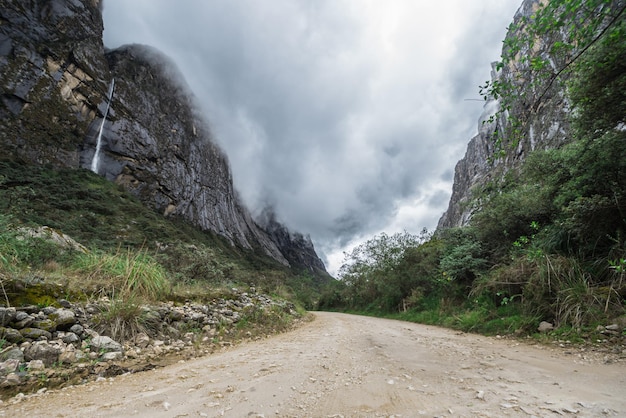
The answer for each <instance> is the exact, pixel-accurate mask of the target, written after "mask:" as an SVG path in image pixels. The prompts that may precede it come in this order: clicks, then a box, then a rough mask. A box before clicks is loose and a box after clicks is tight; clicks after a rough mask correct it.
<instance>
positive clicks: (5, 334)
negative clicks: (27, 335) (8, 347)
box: [0, 327, 24, 344]
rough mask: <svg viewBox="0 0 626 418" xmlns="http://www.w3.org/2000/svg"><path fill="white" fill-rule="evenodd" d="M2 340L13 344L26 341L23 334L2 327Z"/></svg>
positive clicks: (0, 332) (0, 336)
mask: <svg viewBox="0 0 626 418" xmlns="http://www.w3.org/2000/svg"><path fill="white" fill-rule="evenodd" d="M0 338H2V339H3V340H5V341H7V342H9V343H11V344H19V343H21V342H22V341H24V337H23V336H22V334H20V332H19V331H18V330H16V329H13V328H4V327H0Z"/></svg>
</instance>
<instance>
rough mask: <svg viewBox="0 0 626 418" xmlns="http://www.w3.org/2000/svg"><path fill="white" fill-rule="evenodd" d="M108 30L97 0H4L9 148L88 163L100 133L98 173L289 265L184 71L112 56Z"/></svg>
mask: <svg viewBox="0 0 626 418" xmlns="http://www.w3.org/2000/svg"><path fill="white" fill-rule="evenodd" d="M102 31H103V23H102V15H101V11H100V1H99V0H49V1H45V2H42V1H36V0H32V1H24V0H2V3H1V5H0V84H1V86H2V95H1V98H2V101H1V103H0V118H2V124H1V125H0V144H1V145H2V147H3V149H4V151H3V153H4V154H5V155H6V156H9V157H10V158H16V159H20V160H23V161H25V162H28V163H37V164H50V165H53V166H57V167H72V168H80V167H82V168H87V169H90V168H91V167H92V163H93V161H94V157H95V150H96V145H97V139H98V136H99V133H100V131H102V133H101V138H100V143H101V149H100V150H101V152H100V153H98V157H97V159H98V168H97V172H98V173H99V174H101V175H103V176H105V177H106V178H108V179H109V180H111V181H115V182H117V183H119V184H120V185H122V186H124V187H125V188H126V189H128V190H129V191H130V192H131V193H133V194H135V195H136V196H138V197H139V198H140V199H141V200H142V201H143V202H145V203H146V204H148V205H149V206H152V207H154V208H155V209H156V210H158V211H160V212H161V213H163V215H164V216H180V217H182V218H185V219H187V220H188V221H190V222H191V223H193V224H195V225H197V226H199V227H201V228H202V229H204V230H209V231H212V232H215V233H217V234H220V235H222V236H224V237H226V238H228V239H229V240H230V241H231V242H232V243H233V244H237V245H240V246H242V247H244V248H248V249H260V250H261V251H263V252H264V253H265V254H267V255H268V256H270V257H272V258H274V259H275V260H277V261H279V262H281V263H283V264H285V265H288V264H289V262H288V261H287V258H285V256H284V255H283V252H281V250H280V249H279V247H278V246H277V244H276V243H275V242H274V241H272V238H271V237H270V235H269V234H268V233H267V232H266V231H264V230H263V229H262V228H260V227H259V226H258V225H257V223H256V222H255V221H254V220H253V219H252V217H251V216H250V214H249V212H248V211H247V209H246V208H245V207H243V205H242V204H241V202H240V200H239V199H238V197H237V193H236V191H235V190H234V188H233V183H232V177H231V171H230V167H229V164H228V160H227V158H226V157H225V156H224V154H223V153H222V152H221V151H220V150H219V149H218V147H217V146H216V145H215V144H214V142H213V141H212V138H211V134H210V131H209V129H208V127H207V124H206V122H205V120H204V118H203V117H202V115H201V114H200V112H199V111H198V108H197V106H195V105H194V99H193V95H192V94H191V92H190V91H189V88H188V87H187V86H186V84H185V82H184V81H183V79H182V77H181V76H180V73H179V72H178V70H177V69H176V66H175V65H174V64H173V63H172V62H171V61H170V60H169V59H168V58H167V57H164V56H163V55H162V54H161V53H159V52H158V51H156V50H154V49H152V48H150V47H146V46H140V45H132V46H125V47H122V48H119V49H117V50H112V51H105V48H104V45H103V43H102ZM113 80H114V89H113V92H112V93H113V94H112V97H111V101H110V103H109V92H110V87H111V84H112V82H113ZM107 109H108V112H107ZM293 244H294V245H297V244H298V243H295V242H294V243H293ZM307 248H308V247H307ZM283 251H286V250H285V249H283ZM313 255H315V253H314V252H313V253H312V254H311V256H313ZM313 261H314V262H317V261H319V259H318V258H317V256H316V255H315V260H313ZM322 269H323V265H322Z"/></svg>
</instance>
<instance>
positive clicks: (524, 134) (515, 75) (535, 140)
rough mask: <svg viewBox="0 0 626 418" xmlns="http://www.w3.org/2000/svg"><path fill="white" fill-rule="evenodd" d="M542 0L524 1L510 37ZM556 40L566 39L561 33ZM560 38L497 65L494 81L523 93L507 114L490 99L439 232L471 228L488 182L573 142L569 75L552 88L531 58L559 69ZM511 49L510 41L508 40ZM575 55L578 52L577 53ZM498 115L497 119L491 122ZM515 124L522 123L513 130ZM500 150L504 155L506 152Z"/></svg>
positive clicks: (459, 165) (457, 170)
mask: <svg viewBox="0 0 626 418" xmlns="http://www.w3.org/2000/svg"><path fill="white" fill-rule="evenodd" d="M539 4H540V0H524V1H523V3H522V5H521V6H520V8H519V9H518V11H517V13H516V14H515V17H514V19H513V25H512V26H511V29H510V31H509V33H507V35H506V36H507V38H512V37H516V36H518V35H519V34H520V33H523V31H524V30H525V24H524V23H523V22H524V19H527V18H530V17H531V16H532V15H533V13H534V12H535V11H536V10H537V8H538V7H539ZM553 36H564V33H559V34H556V35H553ZM557 41H559V39H542V40H540V41H538V42H536V43H535V46H534V48H533V49H523V50H521V51H520V52H519V54H518V55H517V57H516V59H515V60H513V61H512V62H511V63H509V64H508V65H505V66H504V67H503V68H502V69H501V70H499V71H498V70H497V69H496V68H497V67H496V66H495V65H493V64H492V67H493V70H492V73H491V82H494V81H498V80H506V81H508V82H511V83H513V84H515V85H516V86H517V87H518V88H520V89H521V90H520V91H521V94H519V95H518V96H517V98H516V99H515V100H513V102H512V103H511V106H510V109H508V110H507V111H506V112H498V110H499V109H500V101H499V100H495V99H493V98H490V99H489V100H488V101H487V102H486V103H485V108H484V112H483V114H482V115H481V117H480V119H479V122H478V134H477V135H476V136H475V137H474V138H472V139H471V140H470V142H469V144H468V146H467V151H466V153H465V156H464V157H463V159H461V160H460V161H459V162H458V163H457V165H456V167H455V173H454V185H453V189H452V196H451V198H450V203H449V205H448V209H447V211H446V212H445V213H444V214H443V216H442V217H441V219H440V220H439V224H438V226H437V229H438V230H441V229H445V228H451V227H457V226H463V225H466V224H467V223H468V221H469V219H470V218H471V215H472V213H473V211H475V210H476V209H477V208H478V207H479V205H480V202H478V201H476V200H475V199H474V197H475V196H473V191H474V190H476V189H478V188H480V187H482V186H484V185H485V184H486V183H487V182H490V181H498V180H500V179H501V178H502V177H503V175H504V174H505V173H507V172H509V171H511V170H516V169H517V168H519V166H520V163H522V162H523V161H524V160H525V158H526V156H527V155H528V153H529V152H531V151H533V150H535V149H550V148H555V147H558V146H560V145H562V144H564V143H566V142H568V141H569V140H570V138H569V124H568V111H569V106H568V103H567V100H566V97H565V90H564V87H563V86H564V83H563V81H565V78H566V77H567V74H566V73H563V74H561V76H560V79H559V82H554V83H552V84H547V83H546V82H545V80H535V78H536V73H534V72H533V71H530V68H529V67H530V65H531V59H527V60H522V59H521V57H528V58H532V57H540V58H544V59H547V61H548V62H550V64H551V65H552V66H553V70H554V71H557V69H558V68H559V67H561V66H562V65H563V64H562V62H560V61H562V60H563V57H557V56H555V55H554V54H552V53H551V52H550V50H551V47H552V45H554V43H555V42H557ZM505 45H506V42H505ZM572 53H573V52H572ZM492 116H493V118H492ZM512 120H516V121H517V123H518V124H519V125H518V126H516V127H515V128H514V130H515V131H516V132H515V138H513V137H512V135H511V132H512V126H511V122H512ZM496 135H499V136H500V137H501V140H502V143H503V144H504V147H503V148H502V150H500V149H498V147H496V144H495V142H496V139H495V137H496ZM500 151H504V153H501V152H500Z"/></svg>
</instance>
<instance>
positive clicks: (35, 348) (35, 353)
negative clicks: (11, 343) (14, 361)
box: [24, 341, 62, 367]
mask: <svg viewBox="0 0 626 418" xmlns="http://www.w3.org/2000/svg"><path fill="white" fill-rule="evenodd" d="M61 351H62V349H61V347H59V346H58V345H52V344H50V343H48V342H47V341H36V342H34V343H32V344H31V345H29V346H28V347H26V349H25V350H24V359H25V360H26V361H29V360H41V361H42V362H43V364H45V365H46V366H48V367H49V366H52V364H54V363H56V362H57V361H58V360H59V354H61Z"/></svg>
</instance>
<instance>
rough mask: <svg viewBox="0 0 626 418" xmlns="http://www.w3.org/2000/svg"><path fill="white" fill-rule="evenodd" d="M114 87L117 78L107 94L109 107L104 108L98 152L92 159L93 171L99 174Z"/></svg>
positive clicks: (99, 132)
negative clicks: (103, 135) (103, 133)
mask: <svg viewBox="0 0 626 418" xmlns="http://www.w3.org/2000/svg"><path fill="white" fill-rule="evenodd" d="M114 88H115V79H111V84H110V85H109V94H108V96H107V107H106V109H105V110H104V115H103V117H102V123H101V124H100V129H99V130H98V139H97V140H96V152H94V154H93V159H92V160H91V171H93V172H94V173H96V174H98V166H99V165H100V148H101V147H102V131H103V129H104V122H105V121H106V120H107V115H108V114H109V107H110V106H111V98H112V97H113V89H114Z"/></svg>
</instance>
